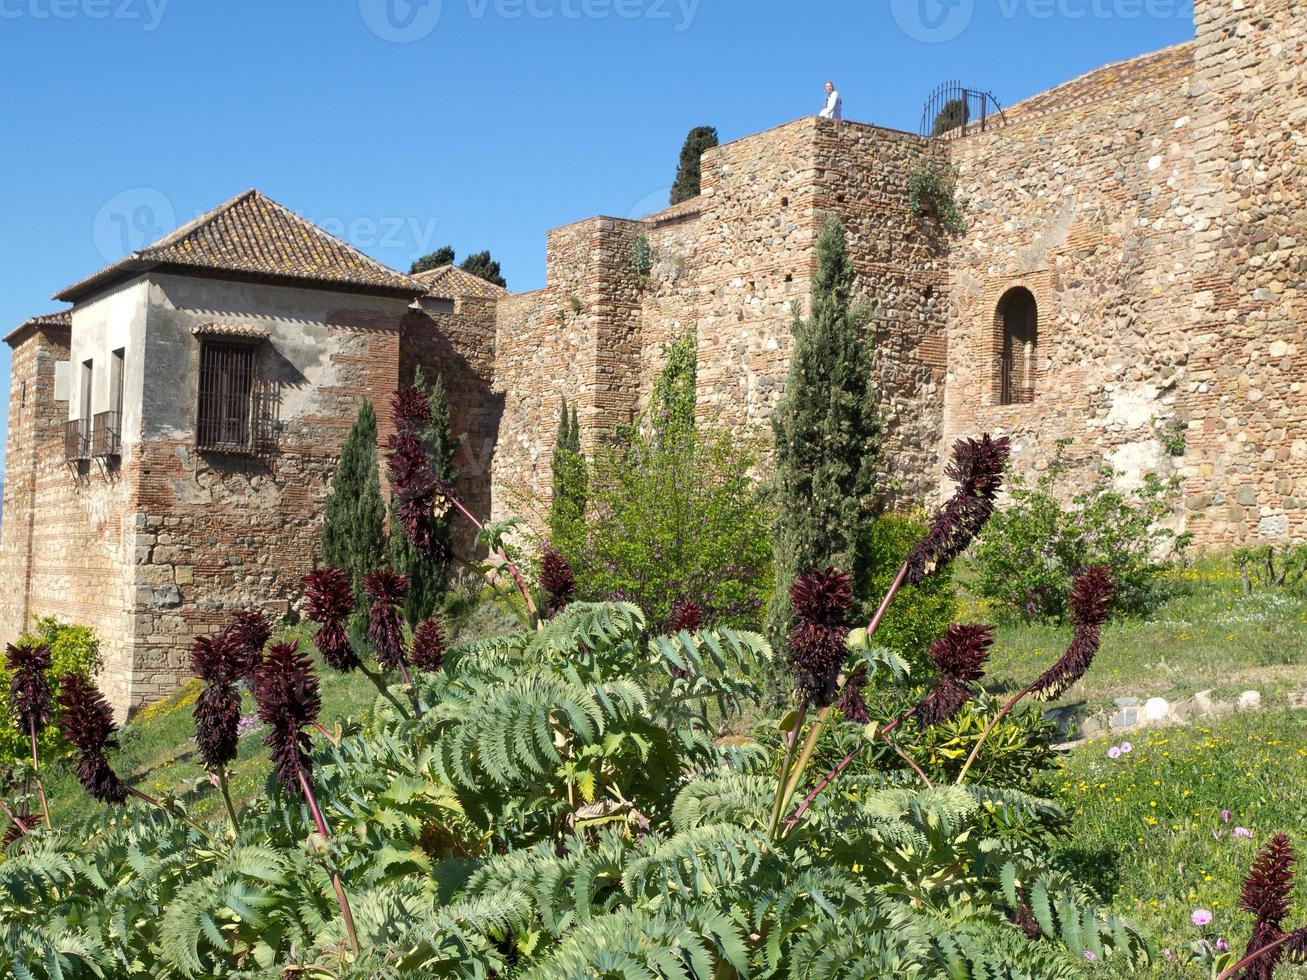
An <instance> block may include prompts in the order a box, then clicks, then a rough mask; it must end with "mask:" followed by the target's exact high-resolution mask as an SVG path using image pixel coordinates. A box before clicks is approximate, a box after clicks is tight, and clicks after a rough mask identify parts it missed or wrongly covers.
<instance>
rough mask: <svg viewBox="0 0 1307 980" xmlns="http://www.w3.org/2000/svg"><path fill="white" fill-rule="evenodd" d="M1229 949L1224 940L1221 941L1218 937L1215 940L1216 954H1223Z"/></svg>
mask: <svg viewBox="0 0 1307 980" xmlns="http://www.w3.org/2000/svg"><path fill="white" fill-rule="evenodd" d="M1229 948H1230V944H1229V943H1227V942H1226V941H1225V940H1224V939H1221V938H1219V937H1218V938H1217V940H1216V951H1217V952H1218V953H1224V952H1225V951H1226V950H1228V949H1229Z"/></svg>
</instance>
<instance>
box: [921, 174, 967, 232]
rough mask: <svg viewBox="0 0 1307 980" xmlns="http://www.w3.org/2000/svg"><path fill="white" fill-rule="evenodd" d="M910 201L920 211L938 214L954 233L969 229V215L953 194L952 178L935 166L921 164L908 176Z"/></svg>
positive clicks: (941, 221)
mask: <svg viewBox="0 0 1307 980" xmlns="http://www.w3.org/2000/svg"><path fill="white" fill-rule="evenodd" d="M908 204H909V206H910V207H911V208H912V210H913V211H915V212H916V213H917V214H928V215H932V216H933V217H935V218H936V219H937V220H938V221H939V222H940V224H941V225H943V226H944V228H945V229H947V230H948V231H950V232H952V233H953V234H955V235H960V234H961V233H962V232H964V231H966V228H967V222H966V218H965V217H963V215H962V209H961V208H960V207H958V204H957V201H956V200H955V199H954V197H953V181H952V179H951V178H949V177H948V176H946V175H945V174H944V173H942V172H941V171H940V170H939V168H938V167H936V166H925V165H923V166H920V167H918V168H917V169H915V170H913V171H912V173H911V175H909V177H908Z"/></svg>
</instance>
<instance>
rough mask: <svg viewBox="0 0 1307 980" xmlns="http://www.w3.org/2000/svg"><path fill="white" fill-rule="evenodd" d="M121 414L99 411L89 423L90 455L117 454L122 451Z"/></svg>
mask: <svg viewBox="0 0 1307 980" xmlns="http://www.w3.org/2000/svg"><path fill="white" fill-rule="evenodd" d="M121 419H122V415H121V413H119V412H100V413H99V414H98V415H96V416H95V420H94V422H93V424H92V425H91V455H92V456H96V457H105V456H118V455H120V454H121V453H122V425H121Z"/></svg>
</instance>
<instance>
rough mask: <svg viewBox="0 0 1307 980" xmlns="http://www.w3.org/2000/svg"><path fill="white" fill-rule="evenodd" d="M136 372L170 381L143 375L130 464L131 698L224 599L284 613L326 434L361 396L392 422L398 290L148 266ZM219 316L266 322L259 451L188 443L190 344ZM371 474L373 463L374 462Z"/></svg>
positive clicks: (159, 679)
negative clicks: (143, 335)
mask: <svg viewBox="0 0 1307 980" xmlns="http://www.w3.org/2000/svg"><path fill="white" fill-rule="evenodd" d="M153 279H154V282H153V284H152V289H151V309H150V320H149V331H148V338H149V340H148V346H147V348H146V350H145V351H144V352H143V354H144V357H145V361H146V371H147V372H148V373H149V374H150V375H152V376H154V377H171V378H174V379H175V383H173V384H170V385H167V386H162V385H160V386H152V387H151V388H149V389H147V398H146V402H145V405H144V408H143V417H144V420H145V421H144V433H143V439H142V446H143V449H142V452H141V454H140V457H139V460H138V461H137V462H136V467H137V472H138V476H137V480H136V493H135V510H136V513H137V515H138V516H137V517H136V527H135V528H134V532H135V540H134V548H135V568H134V570H133V571H134V575H135V583H136V586H135V597H134V599H135V601H134V605H133V608H132V615H133V624H134V633H135V637H134V641H133V644H132V647H131V651H130V662H131V665H132V671H133V673H132V678H131V687H130V694H129V699H128V702H127V706H128V707H135V706H138V705H141V704H145V703H148V702H150V701H153V700H157V699H158V698H159V697H161V696H164V695H166V694H168V693H170V692H171V691H173V690H175V689H176V687H177V686H178V684H179V683H180V682H181V680H182V679H184V678H185V676H187V673H188V668H187V662H188V650H189V647H190V644H191V641H192V639H193V638H194V637H195V636H196V635H197V634H201V633H208V632H211V631H213V630H215V629H219V628H221V627H223V626H225V625H226V623H227V621H228V618H229V616H230V614H231V613H232V612H235V611H237V610H241V609H249V608H252V607H260V606H261V607H262V608H264V609H265V610H266V611H268V612H269V613H270V614H271V615H272V616H274V617H277V616H281V615H285V614H286V613H287V612H288V611H289V610H290V608H291V605H292V603H295V602H297V601H298V599H299V598H300V595H301V591H302V589H301V586H300V578H301V577H302V576H303V575H304V574H305V573H307V572H308V571H310V570H311V569H312V567H313V565H314V563H315V559H316V553H317V548H318V541H319V535H320V530H321V520H322V510H323V504H324V502H325V500H326V496H327V493H328V491H329V488H330V480H331V476H332V473H333V472H334V470H335V466H336V462H337V458H338V453H339V447H340V446H341V444H342V443H343V442H344V440H345V437H346V435H347V434H348V432H349V428H350V426H351V425H352V424H353V422H354V418H355V416H356V414H357V412H358V407H359V404H360V402H361V401H362V399H363V398H365V397H366V398H370V399H371V400H372V401H373V403H374V404H375V406H376V409H377V417H378V430H379V437H380V440H381V442H382V444H384V442H385V438H386V436H387V435H388V433H389V432H390V431H391V426H390V405H389V402H390V393H391V392H393V391H394V389H395V388H396V387H397V384H398V370H399V334H400V324H401V320H402V318H403V316H404V315H405V312H406V304H405V302H404V301H402V300H386V299H370V298H368V297H362V296H346V295H342V294H338V293H331V292H327V291H319V290H298V289H291V288H286V287H277V286H253V285H248V284H239V283H225V282H218V281H209V280H195V279H187V278H182V277H174V276H163V275H157V276H155V277H153ZM211 323H221V324H224V325H233V326H239V327H246V328H249V327H253V328H256V329H263V330H266V331H267V333H268V335H269V338H268V340H267V341H265V342H264V343H263V344H261V345H260V348H259V351H258V354H257V363H258V373H259V377H260V379H261V381H262V382H263V383H264V384H265V385H266V387H267V397H268V398H269V400H270V402H271V404H272V405H273V406H274V409H273V420H272V425H271V429H272V431H273V433H274V444H273V445H272V446H270V447H268V451H266V452H265V453H262V454H260V455H258V456H236V455H226V454H221V453H209V452H200V451H198V450H197V449H196V448H195V422H194V413H195V404H196V391H197V384H198V381H197V378H198V359H199V344H198V343H197V342H196V339H195V337H194V336H193V335H192V330H193V329H194V328H195V327H197V326H200V325H202V324H211ZM383 487H384V469H383Z"/></svg>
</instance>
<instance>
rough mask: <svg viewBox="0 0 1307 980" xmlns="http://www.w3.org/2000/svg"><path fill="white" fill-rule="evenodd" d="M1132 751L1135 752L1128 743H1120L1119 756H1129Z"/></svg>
mask: <svg viewBox="0 0 1307 980" xmlns="http://www.w3.org/2000/svg"><path fill="white" fill-rule="evenodd" d="M1134 750H1135V747H1134V746H1133V745H1131V744H1130V743H1129V742H1122V743H1121V754H1122V755H1129V754H1130V753H1131V752H1133V751H1134Z"/></svg>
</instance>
